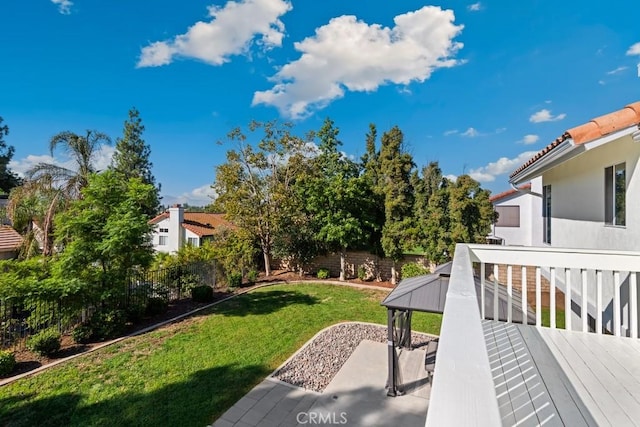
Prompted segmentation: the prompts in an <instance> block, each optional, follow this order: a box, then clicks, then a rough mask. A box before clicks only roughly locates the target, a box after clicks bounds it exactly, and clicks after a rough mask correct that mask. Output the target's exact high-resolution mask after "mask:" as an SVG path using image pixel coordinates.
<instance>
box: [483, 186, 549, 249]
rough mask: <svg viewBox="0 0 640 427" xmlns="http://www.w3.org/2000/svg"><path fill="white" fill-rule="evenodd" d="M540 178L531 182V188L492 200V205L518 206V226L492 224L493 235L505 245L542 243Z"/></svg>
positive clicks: (535, 244)
mask: <svg viewBox="0 0 640 427" xmlns="http://www.w3.org/2000/svg"><path fill="white" fill-rule="evenodd" d="M541 194H542V178H536V179H534V180H533V181H532V182H531V190H529V191H520V192H517V193H514V194H512V195H509V196H506V197H504V198H501V199H500V200H497V201H495V202H494V206H518V207H519V208H520V225H519V227H501V226H499V225H497V224H494V226H493V233H492V234H493V235H494V236H496V237H500V238H502V239H503V243H504V244H505V245H511V246H540V245H541V244H542V198H541Z"/></svg>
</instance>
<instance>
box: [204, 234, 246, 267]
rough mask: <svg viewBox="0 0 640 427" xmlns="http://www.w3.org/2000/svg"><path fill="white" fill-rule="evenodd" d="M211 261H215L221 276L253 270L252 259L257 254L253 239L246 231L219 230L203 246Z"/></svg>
mask: <svg viewBox="0 0 640 427" xmlns="http://www.w3.org/2000/svg"><path fill="white" fill-rule="evenodd" d="M203 247H204V248H205V250H206V251H208V253H209V255H210V259H211V260H215V262H216V265H217V266H219V267H220V269H221V271H222V275H223V276H224V275H228V274H229V273H230V272H233V271H235V270H238V269H247V268H249V269H254V268H255V265H254V259H255V256H256V254H257V253H258V250H257V247H256V242H255V237H254V236H252V235H251V234H250V233H248V232H247V230H244V229H236V230H229V229H226V230H221V231H220V232H218V233H216V235H215V236H213V239H212V240H211V241H207V242H205V244H204V245H203Z"/></svg>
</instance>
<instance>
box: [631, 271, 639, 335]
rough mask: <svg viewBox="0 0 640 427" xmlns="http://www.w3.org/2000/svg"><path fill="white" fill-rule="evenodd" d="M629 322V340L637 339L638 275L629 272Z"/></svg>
mask: <svg viewBox="0 0 640 427" xmlns="http://www.w3.org/2000/svg"><path fill="white" fill-rule="evenodd" d="M629 276H630V277H629V310H630V311H631V313H630V314H629V322H630V323H631V325H630V329H631V338H638V273H636V272H635V271H631V272H629Z"/></svg>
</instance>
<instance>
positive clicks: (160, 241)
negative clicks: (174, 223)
mask: <svg viewBox="0 0 640 427" xmlns="http://www.w3.org/2000/svg"><path fill="white" fill-rule="evenodd" d="M158 246H167V236H158Z"/></svg>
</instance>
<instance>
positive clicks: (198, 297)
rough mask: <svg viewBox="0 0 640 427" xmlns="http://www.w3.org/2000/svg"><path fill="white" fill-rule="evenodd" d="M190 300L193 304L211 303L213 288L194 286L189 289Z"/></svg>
mask: <svg viewBox="0 0 640 427" xmlns="http://www.w3.org/2000/svg"><path fill="white" fill-rule="evenodd" d="M191 299H193V301H195V302H211V301H213V288H212V287H211V286H196V287H195V288H193V289H191Z"/></svg>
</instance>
